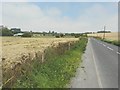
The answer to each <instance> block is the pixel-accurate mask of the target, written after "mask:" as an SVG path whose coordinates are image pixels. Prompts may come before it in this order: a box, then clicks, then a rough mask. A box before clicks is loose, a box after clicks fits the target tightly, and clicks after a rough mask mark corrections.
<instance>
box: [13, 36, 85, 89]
mask: <svg viewBox="0 0 120 90" xmlns="http://www.w3.org/2000/svg"><path fill="white" fill-rule="evenodd" d="M86 44H87V38H83V39H80V41H79V42H77V43H76V44H75V45H74V46H73V47H72V49H71V50H69V51H67V52H65V53H64V54H63V55H57V54H56V53H53V54H51V52H52V49H49V53H50V57H49V58H48V59H47V60H46V61H45V62H44V63H42V64H40V63H38V61H37V60H34V63H33V64H31V65H30V66H31V69H32V70H30V71H31V72H29V73H26V74H24V75H23V76H22V77H21V78H20V79H18V80H17V82H16V83H15V85H14V87H17V88H22V87H24V88H64V87H65V86H66V85H67V84H68V83H69V82H70V79H71V77H74V76H75V72H76V69H77V68H78V66H79V64H80V62H81V57H82V54H83V52H84V50H85V47H86Z"/></svg>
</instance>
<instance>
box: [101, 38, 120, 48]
mask: <svg viewBox="0 0 120 90" xmlns="http://www.w3.org/2000/svg"><path fill="white" fill-rule="evenodd" d="M102 41H104V42H107V43H110V44H113V45H116V46H119V47H120V40H119V41H113V40H106V39H104V40H102Z"/></svg>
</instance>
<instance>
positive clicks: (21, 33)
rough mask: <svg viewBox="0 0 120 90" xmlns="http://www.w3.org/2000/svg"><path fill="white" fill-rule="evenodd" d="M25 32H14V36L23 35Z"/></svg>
mask: <svg viewBox="0 0 120 90" xmlns="http://www.w3.org/2000/svg"><path fill="white" fill-rule="evenodd" d="M23 34H24V33H17V34H14V36H22V35H23Z"/></svg>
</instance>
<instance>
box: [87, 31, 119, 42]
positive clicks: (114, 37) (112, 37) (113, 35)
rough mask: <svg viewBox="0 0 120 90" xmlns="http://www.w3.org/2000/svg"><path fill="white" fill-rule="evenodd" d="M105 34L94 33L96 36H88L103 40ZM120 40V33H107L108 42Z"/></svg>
mask: <svg viewBox="0 0 120 90" xmlns="http://www.w3.org/2000/svg"><path fill="white" fill-rule="evenodd" d="M103 35H104V33H94V34H88V36H96V37H101V38H103ZM119 38H120V32H119V33H118V32H112V33H105V39H108V40H116V41H118V39H119Z"/></svg>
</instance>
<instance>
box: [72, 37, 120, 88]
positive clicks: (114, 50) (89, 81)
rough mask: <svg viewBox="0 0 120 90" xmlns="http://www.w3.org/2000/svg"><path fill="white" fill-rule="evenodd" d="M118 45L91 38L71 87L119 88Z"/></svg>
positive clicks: (119, 53)
mask: <svg viewBox="0 0 120 90" xmlns="http://www.w3.org/2000/svg"><path fill="white" fill-rule="evenodd" d="M118 55H120V52H119V51H118V47H117V46H115V45H111V44H108V43H105V42H103V41H100V40H97V39H94V38H89V41H88V45H87V47H86V51H85V54H84V56H83V63H82V65H80V67H79V68H78V69H77V72H76V76H75V77H74V78H73V79H72V80H71V83H70V87H71V88H118Z"/></svg>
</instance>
